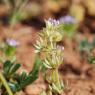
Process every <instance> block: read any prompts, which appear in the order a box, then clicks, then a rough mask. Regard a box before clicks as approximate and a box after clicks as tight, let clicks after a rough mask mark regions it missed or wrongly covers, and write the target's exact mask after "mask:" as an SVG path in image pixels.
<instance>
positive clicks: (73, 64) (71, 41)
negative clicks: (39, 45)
mask: <svg viewBox="0 0 95 95" xmlns="http://www.w3.org/2000/svg"><path fill="white" fill-rule="evenodd" d="M68 16H69V17H70V18H72V17H73V18H74V19H75V21H73V22H71V23H69V24H64V37H63V40H62V41H61V42H59V43H58V44H59V45H62V46H64V48H65V49H64V64H63V65H62V66H61V67H60V68H59V71H60V73H61V75H62V78H63V80H64V82H65V83H66V85H67V86H66V91H65V94H62V95H95V85H94V84H95V0H0V42H2V41H5V39H7V38H14V39H16V40H17V41H19V42H20V46H19V47H18V48H17V52H16V55H17V59H18V61H19V62H20V63H21V64H22V68H21V71H22V70H27V71H28V72H29V71H30V70H31V68H32V67H33V63H34V59H35V53H34V50H35V49H34V47H33V44H35V42H36V40H37V39H38V33H39V32H41V31H40V30H41V29H42V28H43V27H45V20H48V19H49V18H54V19H56V20H59V19H63V18H64V17H68ZM69 20H70V19H69ZM67 21H68V19H67ZM34 88H35V89H34ZM41 89H45V84H44V82H43V79H42V76H41V75H40V77H39V79H38V80H37V81H36V82H35V84H34V85H33V84H32V85H30V86H28V87H27V88H26V89H25V91H23V92H21V94H19V95H38V93H39V92H40V90H41ZM76 92H77V94H76Z"/></svg>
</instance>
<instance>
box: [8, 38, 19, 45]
mask: <svg viewBox="0 0 95 95" xmlns="http://www.w3.org/2000/svg"><path fill="white" fill-rule="evenodd" d="M6 43H7V44H8V45H9V46H13V47H16V46H18V45H19V42H17V41H16V40H14V39H7V40H6Z"/></svg>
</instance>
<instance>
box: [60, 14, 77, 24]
mask: <svg viewBox="0 0 95 95" xmlns="http://www.w3.org/2000/svg"><path fill="white" fill-rule="evenodd" d="M59 21H60V22H61V23H75V22H76V20H75V18H74V17H73V16H69V15H67V16H64V17H61V18H60V19H59Z"/></svg>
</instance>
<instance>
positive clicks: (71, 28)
mask: <svg viewBox="0 0 95 95" xmlns="http://www.w3.org/2000/svg"><path fill="white" fill-rule="evenodd" d="M76 28H77V26H76V25H75V24H73V23H67V24H66V23H64V25H63V30H64V36H66V37H69V38H72V37H74V34H75V32H76Z"/></svg>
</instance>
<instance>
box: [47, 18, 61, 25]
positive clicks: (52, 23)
mask: <svg viewBox="0 0 95 95" xmlns="http://www.w3.org/2000/svg"><path fill="white" fill-rule="evenodd" d="M47 22H48V23H50V24H51V25H54V26H56V25H59V24H60V23H59V20H55V19H52V18H49V19H48V21H47Z"/></svg>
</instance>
